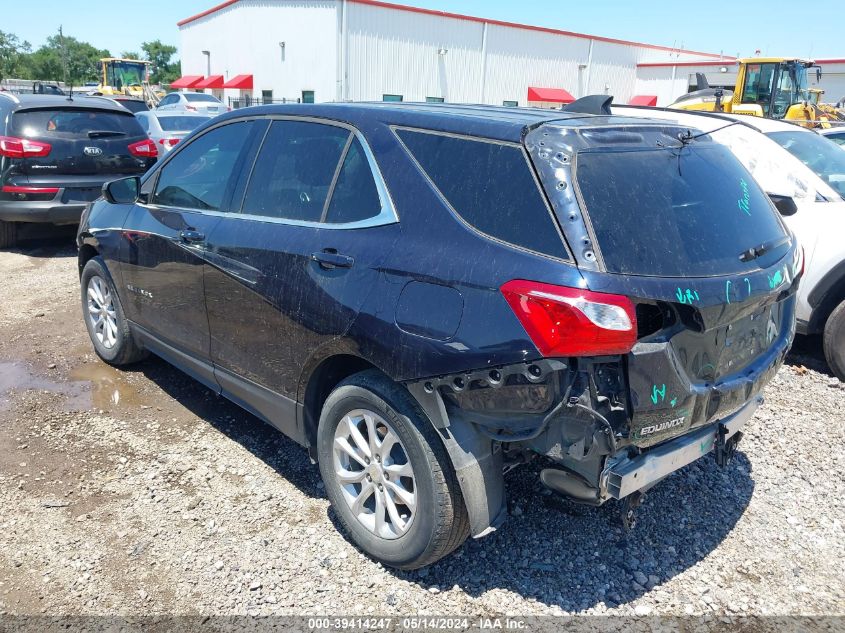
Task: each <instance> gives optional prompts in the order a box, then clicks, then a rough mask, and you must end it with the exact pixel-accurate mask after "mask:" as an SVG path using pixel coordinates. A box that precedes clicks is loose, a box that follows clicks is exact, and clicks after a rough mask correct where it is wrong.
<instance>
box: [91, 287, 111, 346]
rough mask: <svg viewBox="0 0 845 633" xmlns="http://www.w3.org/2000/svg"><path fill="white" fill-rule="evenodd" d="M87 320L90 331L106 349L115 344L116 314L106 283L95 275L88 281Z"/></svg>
mask: <svg viewBox="0 0 845 633" xmlns="http://www.w3.org/2000/svg"><path fill="white" fill-rule="evenodd" d="M87 290H88V319H89V320H90V322H91V331H92V332H93V333H94V336H96V337H97V340H98V341H99V342H100V344H102V346H103V347H104V348H106V349H111V348H112V347H114V346H115V345H116V344H117V312H116V311H115V307H114V298H113V297H112V294H111V289H110V288H109V286H108V284H107V283H106V281H105V280H104V279H103V278H102V277H99V276H97V275H94V276H93V277H91V279H89V280H88V289H87Z"/></svg>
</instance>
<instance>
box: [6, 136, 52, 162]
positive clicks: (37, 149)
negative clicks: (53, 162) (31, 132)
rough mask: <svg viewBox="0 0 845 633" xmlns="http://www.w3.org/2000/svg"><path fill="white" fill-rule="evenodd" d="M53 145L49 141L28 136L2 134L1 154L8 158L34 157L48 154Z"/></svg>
mask: <svg viewBox="0 0 845 633" xmlns="http://www.w3.org/2000/svg"><path fill="white" fill-rule="evenodd" d="M51 149H53V147H52V146H51V145H50V144H49V143H42V142H40V141H32V140H30V139H28V138H15V137H14V136H0V156H5V157H7V158H33V157H36V156H47V155H48V154H49V153H50V150H51Z"/></svg>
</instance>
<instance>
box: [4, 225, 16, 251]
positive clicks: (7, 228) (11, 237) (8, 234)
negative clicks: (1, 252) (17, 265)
mask: <svg viewBox="0 0 845 633" xmlns="http://www.w3.org/2000/svg"><path fill="white" fill-rule="evenodd" d="M17 243H18V225H17V223H16V222H6V221H5V220H0V248H11V247H12V246H16V245H17Z"/></svg>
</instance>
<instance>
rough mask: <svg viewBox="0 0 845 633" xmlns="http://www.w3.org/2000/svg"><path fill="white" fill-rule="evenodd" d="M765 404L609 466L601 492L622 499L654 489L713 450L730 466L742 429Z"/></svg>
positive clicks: (751, 406) (758, 401) (756, 402)
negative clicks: (643, 490)
mask: <svg viewBox="0 0 845 633" xmlns="http://www.w3.org/2000/svg"><path fill="white" fill-rule="evenodd" d="M762 403H763V398H762V397H761V396H757V397H756V398H754V399H753V400H752V401H751V402H749V403H748V404H747V405H745V406H744V407H743V408H742V409H740V410H739V411H737V412H736V413H734V414H732V415H731V416H730V417H727V418H725V419H724V420H722V421H720V422H718V423H716V424H709V425H707V426H705V427H702V428H700V429H698V430H697V431H693V432H692V433H688V434H686V435H682V436H681V437H678V438H675V439H673V440H669V441H668V442H665V443H663V444H660V445H658V446H655V447H654V448H652V449H650V450H649V451H647V452H646V453H643V454H642V455H638V456H637V457H633V458H630V457H624V458H622V459H620V460H616V461H613V462H610V463H609V464H608V466H607V468H606V469H605V472H604V474H603V476H602V488H603V489H604V490H605V491H606V496H607V497H610V498H613V499H623V498H625V497H627V496H628V495H629V494H631V493H632V492H636V491H638V490H642V489H643V488H648V487H650V486H652V485H654V484H655V483H657V482H658V481H660V480H661V479H663V478H664V477H666V476H667V475H669V474H671V473H673V472H675V471H676V470H678V469H679V468H683V467H684V466H686V465H687V464H690V463H692V462H694V461H695V460H697V459H698V458H700V457H702V456H703V455H706V454H707V453H709V452H710V451H712V450H714V449H716V450H717V453H716V459H717V462H718V461H720V460H722V461H723V463H722V464H720V465H723V464H727V463H728V462H729V461H730V458H731V457H733V453H734V452H735V451H736V443H737V441H739V438H741V437H742V434H741V433H740V429H741V428H742V427H743V426H745V424H746V422H748V420H749V419H751V416H752V415H754V412H755V411H756V410H757V407H758V406H760V405H761V404H762ZM734 436H736V437H734ZM724 460H727V461H724Z"/></svg>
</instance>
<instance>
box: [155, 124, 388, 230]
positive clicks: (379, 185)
mask: <svg viewBox="0 0 845 633" xmlns="http://www.w3.org/2000/svg"><path fill="white" fill-rule="evenodd" d="M244 121H269V122H270V125H272V122H273V121H302V122H305V123H318V124H321V125H332V126H335V127H340V128H343V129H345V130H348V131H349V132H350V133H351V134H352V135H354V137H355V138H356V139H358V142H360V143H361V147H362V148H363V150H364V155H365V156H366V157H367V163H369V165H370V172H371V174H372V176H373V180H374V181H375V184H376V189H377V190H378V196H379V201H380V202H381V209H380V210H379V213H378V214H377V215H374V216H373V217H371V218H367V219H366V220H358V221H357V222H342V223H336V224H332V223H329V222H320V221H318V222H308V221H304V220H290V219H286V218H271V217H268V216H265V215H259V214H255V213H244V212H243V202H244V200H245V199H246V192H247V190H248V188H249V183H250V182H251V181H252V172H253V170H254V169H255V163H256V161H257V160H258V154H259V153H260V152H261V148H262V147H263V146H264V141H265V140H266V137H267V134H268V133H269V131H270V126H269V125H268V126H267V130H265V133H264V138H262V140H261V143H260V144H259V146H258V150H257V151H256V152H255V157H254V158H253V162H252V166H251V167H250V173H249V179H248V180H247V183H246V186H245V187H244V195H243V198H242V199H241V200H240V202H239V204H238V206H237V209H235V208H233V209H232V210H230V211H213V210H207V209H186V208H183V207H169V206H163V205H157V204H151V203H139V206H142V207H144V208H146V209H164V210H167V209H172V210H174V211H175V210H178V211H180V212H187V213H200V214H204V215H209V216H218V217H227V218H237V219H243V220H251V221H257V222H267V223H270V224H285V225H288V226H302V227H310V228H322V229H329V230H347V229H365V228H370V227H374V226H384V225H388V224H396V223H398V222H399V216H398V215H397V213H396V207H395V206H394V204H393V199H392V198H391V196H390V191H389V190H388V189H387V184H386V183H385V181H384V176H383V175H382V172H381V169H380V168H379V166H378V163H377V162H376V159H375V156H374V155H373V152H372V150H371V149H370V145H369V143H367V139H366V138H364V135H363V134H361V132H360V131H359V130H358V129H357V128H356V127H355V126H353V125H350V124H349V123H346V122H343V121H335V120H333V119H324V118H320V117H312V116H296V115H280V114H271V115H261V114H259V115H253V116H246V117H239V118H236V119H226V120H225V121H221V122H219V123H217V124H215V125H212V126H210V127H208V128H206V129H205V130H203V131H202V133H201V134H199V135H197V136H196V137H195V138H200V137H202V136H204V135H205V134H208V133H209V132H211V131H212V130H216V129H218V128H220V127H223V126H224V125H230V124H233V123H240V122H244ZM351 139H352V136H350V140H348V141H347V146H346V149H348V147H349V145H350V144H351ZM193 140H194V139H192V142H193ZM182 147H185V146H184V145H183V146H182ZM179 149H181V148H179ZM175 155H178V152H170V155H169V156H168V157H167V159H166V160H165V161H164V162H163V163H162V165H161V167H159V168H158V169H156V174H155V183H154V184H153V192H154V191H155V189H156V188H157V187H158V179H159V175H160V174H161V171H162V170H163V169H164V168H165V167H166V166H167V163H168V162H169V161H170V160H172V159H173V157H174V156H175ZM345 156H346V154H345V152H344V153H343V154H342V156H341V158H342V159H343V158H345ZM338 165H342V161H341V162H339V163H338ZM333 194H334V188H332V190H331V191H330V192H329V195H328V196H327V197H326V205H328V204H330V202H331V197H332V195H333ZM233 202H234V201H233ZM326 209H328V206H326V207H325V209H324V213H325V210H326Z"/></svg>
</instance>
